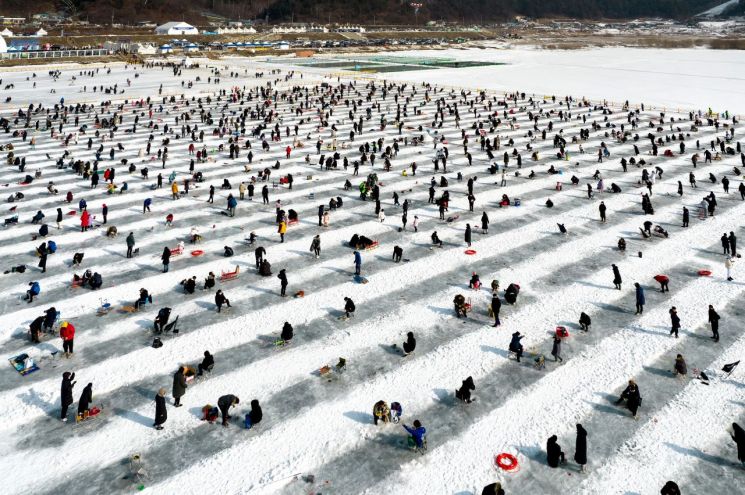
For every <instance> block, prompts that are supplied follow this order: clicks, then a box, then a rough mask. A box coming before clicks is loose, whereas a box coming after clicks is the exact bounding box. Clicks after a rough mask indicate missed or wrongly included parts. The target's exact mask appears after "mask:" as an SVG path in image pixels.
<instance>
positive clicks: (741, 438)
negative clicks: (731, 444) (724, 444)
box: [732, 423, 745, 467]
mask: <svg viewBox="0 0 745 495" xmlns="http://www.w3.org/2000/svg"><path fill="white" fill-rule="evenodd" d="M732 431H733V433H732V440H734V441H735V443H736V444H737V460H738V461H740V462H741V463H742V465H743V467H745V430H743V429H742V427H741V426H740V425H738V424H737V423H732Z"/></svg>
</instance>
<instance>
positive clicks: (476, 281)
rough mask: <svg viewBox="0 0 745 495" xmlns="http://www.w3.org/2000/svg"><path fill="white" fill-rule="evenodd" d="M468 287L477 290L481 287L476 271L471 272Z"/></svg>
mask: <svg viewBox="0 0 745 495" xmlns="http://www.w3.org/2000/svg"><path fill="white" fill-rule="evenodd" d="M468 287H469V288H471V289H474V290H479V289H480V288H481V280H479V275H478V273H476V272H472V273H471V280H470V281H469V282H468Z"/></svg>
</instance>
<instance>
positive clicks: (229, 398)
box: [217, 394, 241, 427]
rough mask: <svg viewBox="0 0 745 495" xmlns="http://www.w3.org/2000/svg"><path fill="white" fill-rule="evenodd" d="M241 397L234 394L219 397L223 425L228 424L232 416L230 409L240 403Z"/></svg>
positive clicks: (218, 405)
mask: <svg viewBox="0 0 745 495" xmlns="http://www.w3.org/2000/svg"><path fill="white" fill-rule="evenodd" d="M240 402H241V401H240V399H239V398H238V397H236V396H235V395H233V394H228V395H223V396H222V397H220V398H219V399H217V407H218V408H219V409H220V413H221V414H222V425H223V426H225V427H227V426H228V420H229V419H230V418H231V417H232V416H230V414H228V412H229V411H230V408H231V407H235V406H236V405H238V404H240Z"/></svg>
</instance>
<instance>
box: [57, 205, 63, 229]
mask: <svg viewBox="0 0 745 495" xmlns="http://www.w3.org/2000/svg"><path fill="white" fill-rule="evenodd" d="M60 223H62V208H57V230H59V229H60V228H61V227H60Z"/></svg>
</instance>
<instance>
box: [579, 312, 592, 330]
mask: <svg viewBox="0 0 745 495" xmlns="http://www.w3.org/2000/svg"><path fill="white" fill-rule="evenodd" d="M590 325H592V320H591V319H590V315H588V314H587V313H585V312H584V311H583V312H581V313H580V315H579V327H580V328H581V329H582V330H584V331H585V332H587V331H589V330H590Z"/></svg>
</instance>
